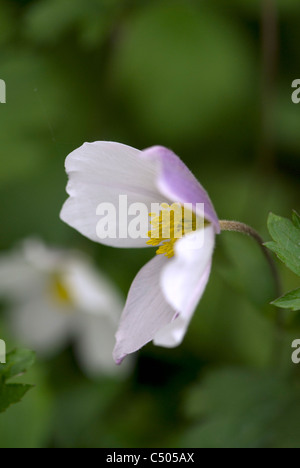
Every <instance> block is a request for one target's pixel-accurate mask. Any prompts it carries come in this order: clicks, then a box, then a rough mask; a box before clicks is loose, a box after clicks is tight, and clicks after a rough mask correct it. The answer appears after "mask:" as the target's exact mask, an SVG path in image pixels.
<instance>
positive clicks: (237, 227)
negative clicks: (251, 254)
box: [220, 221, 282, 297]
mask: <svg viewBox="0 0 300 468" xmlns="http://www.w3.org/2000/svg"><path fill="white" fill-rule="evenodd" d="M220 227H221V230H222V231H232V232H240V233H241V234H245V235H246V236H250V237H252V238H253V239H254V240H255V241H256V242H257V243H258V245H259V247H260V248H261V250H262V252H263V254H264V256H265V258H266V260H267V262H268V264H269V266H270V269H271V273H272V276H273V278H274V283H275V288H276V294H277V296H278V297H279V296H281V295H282V288H281V281H280V277H279V274H278V271H277V267H276V264H275V261H274V259H273V257H272V255H271V253H270V251H269V250H268V249H267V248H266V246H265V245H264V241H263V239H262V237H261V236H260V235H259V234H258V232H257V231H255V229H253V228H252V227H250V226H248V225H247V224H244V223H240V222H238V221H220Z"/></svg>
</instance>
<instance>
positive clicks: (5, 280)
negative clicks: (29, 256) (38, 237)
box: [0, 251, 43, 301]
mask: <svg viewBox="0 0 300 468" xmlns="http://www.w3.org/2000/svg"><path fill="white" fill-rule="evenodd" d="M41 282H42V283H43V280H42V278H41V277H40V275H39V273H38V272H37V271H35V269H33V268H32V266H31V265H30V264H28V262H26V260H25V259H24V256H22V252H21V251H20V252H18V251H17V252H14V253H9V254H5V255H2V256H1V258H0V295H1V296H5V297H6V298H8V299H9V300H13V301H16V300H17V301H19V300H22V299H24V298H26V297H30V296H31V295H32V291H35V290H36V287H39V284H40V283H41Z"/></svg>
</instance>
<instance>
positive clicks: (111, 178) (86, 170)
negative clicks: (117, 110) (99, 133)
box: [61, 141, 166, 247]
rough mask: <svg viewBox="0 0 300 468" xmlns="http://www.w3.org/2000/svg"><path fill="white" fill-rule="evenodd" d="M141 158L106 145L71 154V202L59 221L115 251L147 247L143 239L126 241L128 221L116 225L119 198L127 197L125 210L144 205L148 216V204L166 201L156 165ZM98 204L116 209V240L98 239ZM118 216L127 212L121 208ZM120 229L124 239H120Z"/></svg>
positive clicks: (88, 146) (127, 148) (123, 147)
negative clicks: (157, 182) (159, 186)
mask: <svg viewBox="0 0 300 468" xmlns="http://www.w3.org/2000/svg"><path fill="white" fill-rule="evenodd" d="M141 154H142V152H141V151H139V150H137V149H135V148H131V147H130V146H126V145H123V144H120V143H113V142H106V141H100V142H95V143H85V144H84V145H83V146H81V147H80V148H78V149H76V150H75V151H73V152H72V153H71V154H70V155H69V156H68V157H67V159H66V171H67V174H68V176H69V183H68V186H67V192H68V194H69V196H70V198H69V199H68V200H67V201H66V203H65V204H64V206H63V209H62V211H61V219H62V220H63V221H64V222H66V223H67V224H69V225H70V226H71V227H73V228H75V229H77V230H78V231H79V232H80V233H81V234H83V235H84V236H86V237H88V238H89V239H91V240H93V241H95V242H100V243H102V244H106V245H111V246H114V247H146V246H147V245H146V242H145V238H138V239H132V238H130V237H129V236H127V237H125V236H126V233H127V227H128V221H130V217H129V218H128V220H126V216H125V217H124V216H122V220H121V222H119V196H120V195H126V196H127V202H128V206H130V205H131V204H133V203H137V202H139V203H144V204H145V205H146V206H147V208H148V212H149V213H150V212H151V203H162V202H164V201H166V200H165V198H164V197H163V196H162V195H161V194H160V192H159V190H158V188H157V184H156V179H157V167H156V163H155V161H151V160H147V159H145V158H142V157H141ZM101 203H111V204H112V205H113V206H114V207H115V209H116V237H115V238H113V237H110V238H106V239H101V238H99V235H98V234H97V226H99V224H98V223H99V221H100V219H101V216H100V215H99V213H98V214H97V208H98V206H99V204H101ZM121 212H122V214H123V215H124V214H125V215H126V213H127V208H126V207H125V208H121ZM145 218H146V219H145V226H144V231H145V234H147V231H148V230H149V224H148V221H149V219H148V217H147V215H146V217H145ZM120 227H121V231H123V232H124V231H125V236H123V234H121V236H120V231H119V228H120ZM123 237H125V238H123ZM145 237H147V236H146V235H145Z"/></svg>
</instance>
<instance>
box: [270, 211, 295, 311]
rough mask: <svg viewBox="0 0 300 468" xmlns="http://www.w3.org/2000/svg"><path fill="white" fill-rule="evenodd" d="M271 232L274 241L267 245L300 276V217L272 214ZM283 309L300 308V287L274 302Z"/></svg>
mask: <svg viewBox="0 0 300 468" xmlns="http://www.w3.org/2000/svg"><path fill="white" fill-rule="evenodd" d="M268 228H269V232H270V234H271V236H272V238H273V241H274V242H268V243H267V244H266V246H267V247H268V248H269V249H270V250H272V251H273V252H275V253H276V255H277V256H278V258H279V259H280V260H281V261H282V262H283V263H284V264H285V265H286V266H287V267H288V268H289V269H290V270H291V271H293V272H294V273H296V275H298V276H300V217H299V215H298V213H296V212H294V213H293V221H290V220H289V219H286V218H282V217H280V216H276V215H274V214H272V213H271V214H270V216H269V219H268ZM273 304H274V305H276V306H277V307H281V308H283V309H292V310H293V311H298V310H300V289H297V290H296V291H291V292H289V293H288V294H286V295H284V296H282V297H281V298H279V299H277V300H275V301H274V302H273Z"/></svg>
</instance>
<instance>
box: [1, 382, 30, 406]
mask: <svg viewBox="0 0 300 468" xmlns="http://www.w3.org/2000/svg"><path fill="white" fill-rule="evenodd" d="M31 388H32V385H22V384H9V385H6V384H5V383H3V382H2V383H1V382H0V413H3V412H4V411H6V410H7V408H9V407H10V406H11V405H13V404H15V403H19V401H21V399H22V398H23V397H24V395H25V394H26V393H27V392H28V390H30V389H31Z"/></svg>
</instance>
